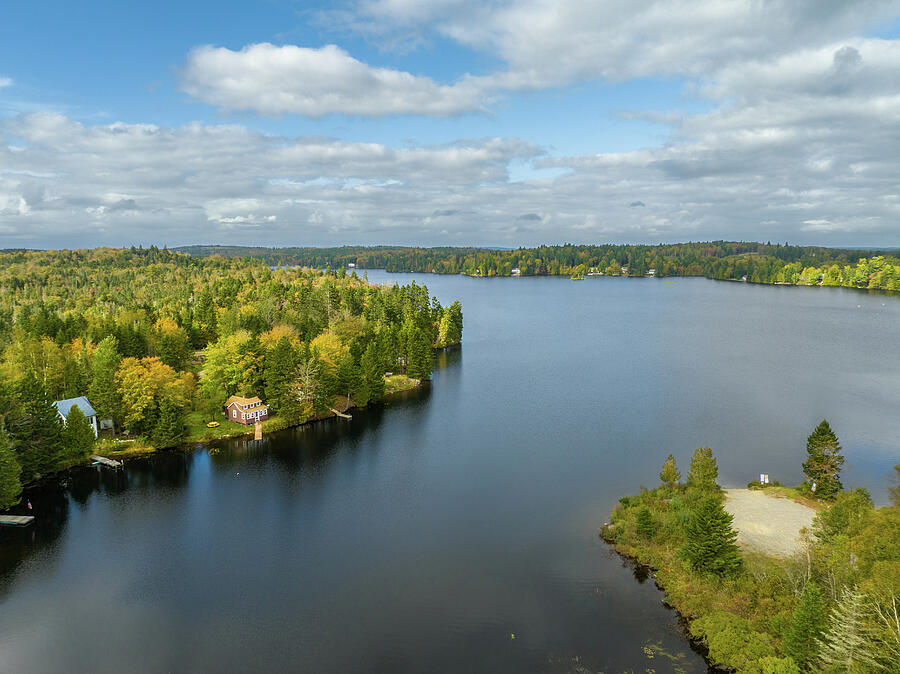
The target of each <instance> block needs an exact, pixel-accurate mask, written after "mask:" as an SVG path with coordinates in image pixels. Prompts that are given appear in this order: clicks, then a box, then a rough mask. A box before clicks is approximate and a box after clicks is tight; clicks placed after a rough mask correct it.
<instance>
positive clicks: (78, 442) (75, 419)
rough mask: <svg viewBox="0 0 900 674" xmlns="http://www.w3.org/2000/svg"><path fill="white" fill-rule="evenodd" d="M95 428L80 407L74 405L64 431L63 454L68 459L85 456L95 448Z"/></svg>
mask: <svg viewBox="0 0 900 674" xmlns="http://www.w3.org/2000/svg"><path fill="white" fill-rule="evenodd" d="M95 439H96V436H95V435H94V428H93V426H91V422H90V421H89V420H88V418H87V417H86V416H84V413H83V412H82V411H81V409H80V408H79V407H78V405H72V408H71V409H70V410H69V415H68V416H67V417H66V424H65V426H63V429H62V454H63V456H65V457H68V458H76V457H80V456H84V455H85V454H87V453H88V452H90V451H91V447H93V446H94V440H95Z"/></svg>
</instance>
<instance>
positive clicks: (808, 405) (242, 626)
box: [0, 272, 900, 672]
mask: <svg viewBox="0 0 900 674" xmlns="http://www.w3.org/2000/svg"><path fill="white" fill-rule="evenodd" d="M369 278H370V280H373V281H375V280H377V281H393V280H398V281H400V282H409V281H410V280H412V279H417V280H418V281H420V282H421V281H422V280H424V281H425V282H426V283H427V284H428V287H429V289H430V290H431V292H432V294H435V295H437V296H438V297H439V298H440V299H441V300H442V301H443V302H444V303H449V302H450V301H452V300H453V299H457V298H458V299H460V300H461V301H462V303H463V310H464V314H465V334H464V345H463V347H462V348H461V349H459V350H456V351H452V352H448V353H445V354H442V355H441V356H440V359H439V361H440V362H439V368H438V369H437V370H436V372H435V374H434V381H433V383H432V384H431V385H429V386H427V387H426V388H424V389H423V390H421V391H418V392H416V393H414V394H412V395H409V396H407V397H406V398H405V399H402V400H395V401H392V402H391V403H390V404H388V405H386V406H384V407H379V408H376V409H372V410H368V411H362V412H354V415H353V419H352V421H344V420H333V421H327V422H323V423H321V424H316V425H313V426H310V427H307V428H303V429H295V430H292V431H288V432H285V433H281V434H273V435H271V436H270V437H268V438H266V439H264V440H263V441H261V442H253V441H243V440H242V441H234V442H230V443H224V444H222V445H221V446H220V447H219V451H218V453H215V454H210V453H208V452H207V451H205V450H198V451H196V452H193V453H178V452H173V453H165V454H160V455H158V456H155V457H153V458H151V459H148V460H141V461H134V462H130V463H129V464H128V466H127V469H126V470H125V471H120V472H119V473H118V474H116V473H113V472H110V471H108V470H106V469H104V470H100V471H98V470H97V469H93V468H84V469H80V470H76V471H73V472H72V474H71V476H70V479H69V482H68V485H47V486H44V487H42V488H41V489H39V490H34V491H32V492H30V493H29V497H30V498H31V500H32V503H33V504H34V507H35V514H36V515H37V517H38V521H37V523H36V525H35V526H33V527H31V528H30V529H29V530H24V531H19V530H9V529H6V530H3V531H0V670H2V671H4V672H6V671H9V672H13V671H15V672H25V671H27V672H59V671H76V672H88V671H90V672H93V671H98V672H105V671H109V672H121V671H260V670H269V671H271V670H296V671H308V672H329V671H340V672H366V671H384V672H441V671H449V672H472V671H487V672H529V671H550V672H555V671H579V672H593V671H627V670H632V669H633V670H637V671H644V670H645V669H646V668H653V669H655V671H657V672H665V671H705V666H704V664H703V660H702V658H701V657H700V656H699V655H698V654H696V653H694V652H692V651H691V650H690V648H689V647H688V645H687V643H686V641H685V640H684V638H683V637H682V636H681V632H680V630H679V626H678V622H677V620H676V616H675V615H674V614H673V613H672V612H671V611H668V610H666V609H665V608H664V607H663V606H662V604H661V600H662V594H661V593H660V592H659V591H658V590H657V589H656V588H655V586H654V585H653V583H652V581H646V582H639V580H638V579H637V578H636V576H635V574H634V573H633V571H632V570H631V569H629V568H628V567H627V566H625V565H624V564H623V562H622V560H621V559H620V558H618V557H617V556H616V555H614V554H612V553H611V552H610V551H609V549H608V548H607V546H606V545H605V544H603V543H602V542H601V541H600V540H599V539H598V537H597V528H598V527H599V526H600V525H601V524H602V523H603V522H604V521H606V519H607V516H608V513H609V510H610V509H611V508H612V507H613V505H614V504H615V502H616V500H617V498H618V497H619V496H621V495H623V494H626V493H632V492H635V491H637V490H638V488H639V487H640V485H642V484H643V485H647V486H652V485H654V484H655V483H656V482H657V476H656V475H657V472H658V470H659V465H660V464H661V463H662V461H663V459H664V458H665V456H666V455H667V454H668V453H669V452H672V453H674V454H675V456H676V458H677V460H678V463H679V465H680V467H681V468H682V471H683V472H685V473H686V470H687V464H688V460H689V457H690V454H691V452H692V450H693V449H694V448H695V447H697V446H699V445H709V446H711V447H712V448H713V450H714V451H715V453H716V455H717V457H718V459H719V466H720V482H722V483H723V484H725V485H729V486H738V485H744V484H745V483H746V482H748V481H749V480H751V479H754V478H755V477H756V476H758V474H759V473H760V472H767V473H769V474H770V476H771V478H772V479H779V480H781V481H782V482H796V481H798V480H799V479H800V478H801V470H800V464H801V462H802V461H803V458H804V454H805V438H806V436H807V435H808V434H809V432H810V431H811V430H812V428H813V427H814V426H815V425H816V424H817V423H818V422H819V421H820V420H821V419H822V418H823V417H827V418H828V420H829V421H830V422H831V424H832V426H833V427H834V429H835V430H836V432H837V433H838V435H839V437H840V439H841V441H842V443H843V446H844V450H845V455H846V457H847V464H846V471H845V484H847V485H852V486H858V485H861V486H865V487H867V488H869V489H870V490H871V492H872V494H873V496H874V497H875V499H876V500H877V501H879V502H882V503H883V502H885V501H886V497H887V491H886V487H887V485H888V478H889V475H888V473H889V471H890V468H891V466H892V465H893V464H895V463H898V462H900V450H898V445H897V442H898V438H900V414H898V410H900V339H898V335H900V299H898V298H896V297H885V296H880V295H867V294H864V293H858V292H853V291H847V290H841V289H818V288H817V289H808V288H782V287H766V286H753V285H745V284H739V283H717V282H714V281H707V280H702V279H678V280H663V279H614V278H598V279H587V280H585V281H582V282H573V281H569V280H568V279H548V278H542V279H536V278H514V279H470V278H465V277H458V276H432V275H413V274H386V273H384V272H370V273H369Z"/></svg>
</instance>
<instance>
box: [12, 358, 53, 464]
mask: <svg viewBox="0 0 900 674" xmlns="http://www.w3.org/2000/svg"><path fill="white" fill-rule="evenodd" d="M17 393H18V395H19V402H20V403H21V405H22V411H23V413H24V414H23V418H22V423H20V424H18V425H17V426H16V428H15V429H14V433H15V440H16V443H15V446H16V450H17V454H18V455H17V459H18V461H19V465H21V466H22V477H23V478H24V479H25V480H26V481H30V480H31V479H32V477H33V476H34V475H36V474H43V473H46V472H49V471H51V470H53V469H54V468H56V460H57V457H58V455H59V450H60V444H61V427H60V424H59V421H58V416H57V412H56V407H54V406H53V401H52V400H51V399H50V396H49V395H48V393H47V389H46V388H44V385H43V384H42V383H41V381H40V380H39V379H38V378H37V377H36V376H35V375H34V373H33V372H27V373H26V374H25V376H24V377H23V378H22V380H21V381H20V382H19V386H18V391H17Z"/></svg>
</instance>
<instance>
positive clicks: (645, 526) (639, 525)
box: [635, 506, 656, 539]
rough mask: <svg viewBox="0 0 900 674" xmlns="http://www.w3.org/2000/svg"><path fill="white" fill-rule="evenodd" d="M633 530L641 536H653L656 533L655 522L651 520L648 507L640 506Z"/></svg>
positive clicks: (651, 516)
mask: <svg viewBox="0 0 900 674" xmlns="http://www.w3.org/2000/svg"><path fill="white" fill-rule="evenodd" d="M635 522H636V524H635V530H636V531H637V533H638V536H640V537H641V538H648V539H649V538H653V534H655V533H656V524H655V523H654V522H653V515H651V514H650V508H648V507H647V506H641V507H640V508H638V511H637V518H636V520H635Z"/></svg>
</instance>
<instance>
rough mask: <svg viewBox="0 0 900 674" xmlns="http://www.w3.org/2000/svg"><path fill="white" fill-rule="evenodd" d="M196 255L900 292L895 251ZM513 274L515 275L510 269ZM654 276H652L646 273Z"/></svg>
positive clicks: (235, 249)
mask: <svg viewBox="0 0 900 674" xmlns="http://www.w3.org/2000/svg"><path fill="white" fill-rule="evenodd" d="M178 250H180V251H183V252H186V253H189V254H191V255H195V256H202V255H210V254H219V255H222V256H226V257H253V258H259V259H262V260H265V261H266V263H267V264H270V265H283V266H290V265H299V266H308V267H315V268H318V269H325V268H329V267H330V268H332V269H337V268H340V267H348V266H349V265H356V266H357V267H360V268H368V269H376V268H377V269H382V268H383V269H386V270H387V271H392V272H406V271H412V272H434V273H438V274H468V275H470V276H513V275H519V274H521V275H522V276H541V275H548V276H579V277H580V276H583V275H585V274H588V273H592V272H593V273H595V274H603V275H612V276H619V275H626V276H645V275H647V274H650V273H652V274H654V275H655V276H705V277H707V278H712V279H720V280H733V281H741V280H745V281H748V282H751V283H783V284H785V285H824V286H843V287H848V288H871V289H877V290H900V258H898V256H897V255H898V254H897V253H896V251H893V252H891V251H887V252H877V251H866V250H839V249H834V248H819V247H810V246H789V245H786V244H785V245H781V244H772V243H752V242H750V243H744V242H729V241H711V242H707V243H677V244H663V245H657V246H642V245H612V244H608V245H600V246H580V245H570V244H567V245H564V246H541V247H539V248H517V249H516V250H492V249H486V248H399V247H393V248H392V247H384V246H377V247H361V246H346V247H343V248H253V247H243V246H185V247H183V248H180V249H178ZM516 270H517V271H516ZM651 270H652V272H651Z"/></svg>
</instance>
